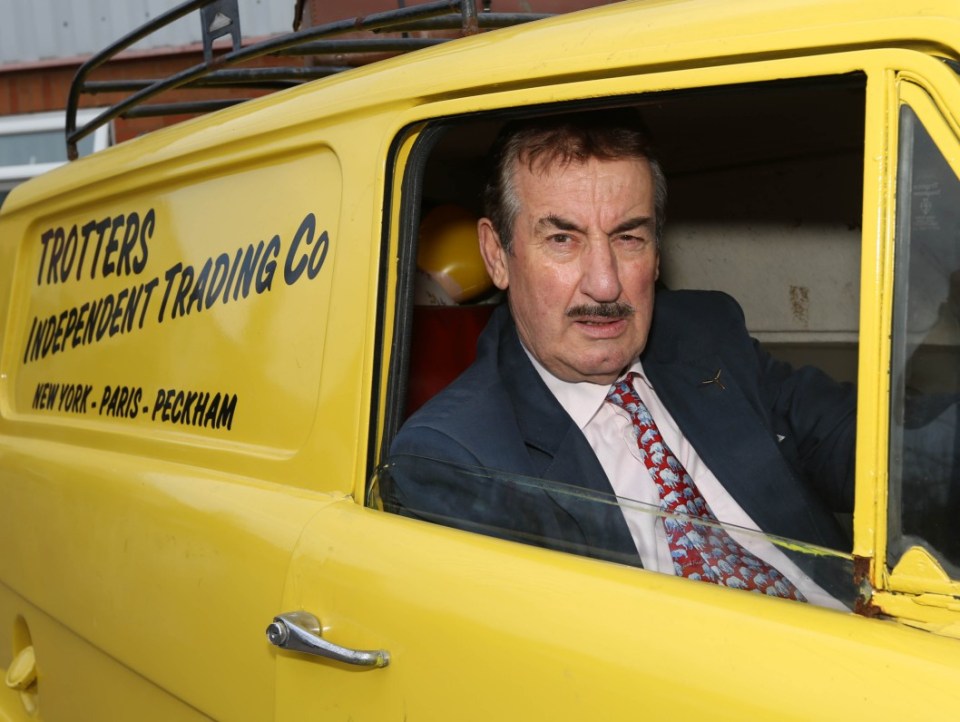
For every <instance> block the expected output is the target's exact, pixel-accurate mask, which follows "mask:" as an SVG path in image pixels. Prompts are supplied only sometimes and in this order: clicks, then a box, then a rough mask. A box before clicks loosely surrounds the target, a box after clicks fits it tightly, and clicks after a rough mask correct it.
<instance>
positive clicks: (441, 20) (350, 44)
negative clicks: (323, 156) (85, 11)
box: [66, 0, 549, 160]
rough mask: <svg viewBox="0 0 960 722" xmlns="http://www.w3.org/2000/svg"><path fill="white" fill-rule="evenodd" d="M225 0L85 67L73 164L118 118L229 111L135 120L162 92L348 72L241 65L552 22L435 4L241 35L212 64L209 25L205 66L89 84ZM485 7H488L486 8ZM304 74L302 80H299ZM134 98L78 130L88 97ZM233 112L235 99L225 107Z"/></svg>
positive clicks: (73, 104)
mask: <svg viewBox="0 0 960 722" xmlns="http://www.w3.org/2000/svg"><path fill="white" fill-rule="evenodd" d="M223 2H224V0H188V1H187V2H184V3H183V4H182V5H180V6H178V7H176V8H174V9H172V10H170V11H168V12H166V13H164V14H162V15H160V16H158V17H156V18H154V19H153V20H151V21H149V22H148V23H146V24H145V25H143V26H142V27H141V28H139V29H138V30H136V31H134V32H132V33H130V34H128V35H126V36H125V37H123V38H122V39H121V40H119V41H118V42H116V43H114V44H113V45H111V46H109V47H108V48H106V49H105V50H103V51H102V52H100V53H98V54H97V55H95V56H94V57H92V58H91V59H90V60H88V61H87V62H85V63H84V64H83V65H82V66H81V67H80V69H79V70H78V71H77V74H76V75H75V76H74V79H73V83H72V84H71V86H70V93H69V97H68V102H67V122H66V141H67V156H68V157H69V158H70V159H71V160H72V159H75V158H76V157H77V143H78V141H79V140H80V139H81V138H83V137H85V136H87V135H89V134H90V133H92V132H93V131H94V130H95V129H97V128H99V127H100V126H102V125H105V124H106V123H108V122H110V121H111V120H113V119H114V118H117V117H120V116H123V117H141V116H143V115H146V114H149V115H151V116H155V115H160V114H162V112H160V111H162V110H163V109H169V108H177V109H178V110H177V111H176V113H177V114H180V113H182V112H206V110H193V111H182V110H179V109H181V108H184V107H192V108H206V109H214V108H219V107H224V105H223V104H222V103H221V102H220V101H196V102H187V103H173V104H154V105H151V106H150V108H142V110H141V111H139V112H136V111H135V109H136V108H137V107H138V106H144V105H145V103H146V101H148V100H149V99H151V98H153V97H155V96H156V95H159V94H161V93H163V92H166V91H169V90H173V89H175V88H199V87H220V88H224V87H241V88H244V87H245V88H247V89H253V88H260V89H277V88H283V87H288V86H289V85H291V84H294V83H298V82H304V81H307V80H313V79H315V78H318V77H325V76H328V75H332V74H334V73H335V72H340V71H341V70H344V69H346V68H348V67H350V66H336V67H335V66H332V65H327V66H324V67H310V68H302V69H295V68H249V69H244V70H227V68H229V67H230V66H234V65H238V64H240V63H244V62H247V61H250V60H255V59H257V58H261V57H263V56H268V55H269V56H281V55H283V56H289V55H321V56H322V55H341V54H353V55H359V54H377V53H398V52H408V51H410V50H414V49H419V48H422V47H427V46H430V45H435V44H437V43H440V42H444V41H445V40H447V38H407V37H400V38H364V39H359V40H357V39H353V40H329V39H328V38H330V37H331V36H336V35H340V34H344V33H351V32H358V31H372V32H404V33H405V32H409V31H411V30H413V29H444V30H446V29H459V31H460V33H461V34H462V35H463V34H471V33H476V32H478V28H480V27H483V28H492V27H504V26H508V25H514V24H517V23H520V22H527V21H530V20H535V19H540V18H543V17H549V15H548V14H543V13H537V14H534V13H488V12H484V13H481V14H480V15H479V16H478V14H477V12H476V4H475V0H434V2H429V3H425V4H423V5H415V6H412V7H402V8H397V9H394V10H387V11H384V12H379V13H372V14H370V15H367V16H363V17H357V18H349V19H345V20H338V21H334V22H331V23H327V24H324V25H320V26H317V27H312V28H306V29H304V30H299V31H295V32H293V33H289V34H287V35H282V36H279V37H275V38H270V39H268V40H265V41H263V42H260V43H257V44H255V45H250V46H248V47H246V48H243V47H240V46H239V35H238V34H234V35H233V41H234V42H233V50H232V51H230V52H227V53H225V54H222V55H220V56H219V57H216V58H214V57H213V56H212V53H207V52H206V51H207V49H208V47H210V43H212V39H211V38H209V37H208V35H209V34H210V32H212V31H210V30H209V29H208V28H207V27H206V25H207V24H206V23H204V49H205V61H204V62H203V63H200V64H197V65H194V66H192V67H190V68H187V69H185V70H182V71H180V72H178V73H175V74H173V75H171V76H169V77H167V78H163V79H157V80H148V81H141V80H117V81H87V76H88V75H89V74H90V73H91V72H92V71H93V70H95V69H96V68H98V67H100V66H101V65H103V64H104V63H105V62H107V61H108V60H110V59H111V58H113V57H115V56H116V55H117V54H118V53H120V52H122V51H123V50H126V49H127V48H128V47H130V46H131V45H133V44H134V43H136V42H137V41H139V40H141V39H143V38H145V37H147V36H148V35H150V34H151V33H153V32H155V31H157V30H159V29H160V28H162V27H164V26H166V25H168V24H170V23H171V22H173V21H175V20H178V19H180V18H182V17H184V16H185V15H187V14H189V13H191V12H193V11H196V10H198V9H201V10H203V9H205V8H207V6H211V5H212V6H213V7H211V8H209V12H206V14H210V12H212V11H214V10H216V9H217V8H218V7H221V6H222V4H223ZM486 5H487V3H485V6H486ZM234 21H235V22H234V27H235V29H236V27H237V26H238V25H239V18H234ZM298 70H302V71H303V72H297V71H298ZM128 91H132V94H131V95H129V96H127V97H126V98H124V99H122V100H120V101H118V102H117V103H114V104H113V105H111V106H110V107H108V108H107V109H106V110H104V111H103V112H102V113H100V114H99V115H97V117H95V118H93V119H92V120H90V121H89V122H87V123H86V124H85V125H83V127H81V128H79V129H78V128H77V122H76V119H77V108H78V105H79V98H80V96H81V94H83V93H90V94H94V93H105V92H128ZM223 102H224V103H226V104H228V105H234V104H236V103H237V102H240V101H238V100H237V99H229V100H227V101H223Z"/></svg>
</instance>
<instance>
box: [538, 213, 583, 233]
mask: <svg viewBox="0 0 960 722" xmlns="http://www.w3.org/2000/svg"><path fill="white" fill-rule="evenodd" d="M545 226H550V227H552V228H557V229H559V230H561V231H578V232H580V233H584V232H585V231H584V229H583V228H581V227H580V226H578V225H577V224H576V223H574V222H573V221H568V220H567V219H566V218H561V217H560V216H557V215H553V214H551V215H549V216H544V217H543V218H541V219H540V220H539V221H537V228H544V227H545Z"/></svg>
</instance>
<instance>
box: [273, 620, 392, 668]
mask: <svg viewBox="0 0 960 722" xmlns="http://www.w3.org/2000/svg"><path fill="white" fill-rule="evenodd" d="M321 634H322V632H321V629H320V620H319V619H317V618H316V617H315V616H313V615H312V614H310V612H287V613H286V614H279V615H277V616H276V617H274V618H273V623H272V624H270V626H268V627H267V639H268V640H269V641H270V644H272V645H274V646H276V647H280V649H289V650H291V651H293V652H304V653H306V654H315V655H317V656H320V657H327V658H328V659H335V660H337V661H338V662H346V663H347V664H355V665H358V666H360V667H386V666H387V665H388V664H390V653H389V652H387V651H386V650H385V649H374V650H362V649H349V648H347V647H341V646H339V645H337V644H332V643H330V642H328V641H327V640H325V639H323V637H321V636H320V635H321Z"/></svg>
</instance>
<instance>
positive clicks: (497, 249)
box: [477, 218, 510, 291]
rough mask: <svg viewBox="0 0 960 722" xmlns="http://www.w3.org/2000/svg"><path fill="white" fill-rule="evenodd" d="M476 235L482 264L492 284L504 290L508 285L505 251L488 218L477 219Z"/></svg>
mask: <svg viewBox="0 0 960 722" xmlns="http://www.w3.org/2000/svg"><path fill="white" fill-rule="evenodd" d="M477 236H478V237H479V238H480V255H482V256H483V264H484V265H485V266H486V267H487V273H488V274H489V275H490V278H491V279H492V280H493V284H494V285H495V286H496V287H497V288H499V289H500V290H501V291H505V290H506V289H507V286H509V285H510V274H509V272H508V270H507V258H506V256H507V252H506V251H505V250H503V246H501V245H500V236H499V235H498V234H497V231H496V230H495V229H494V227H493V223H491V222H490V219H489V218H481V219H480V220H479V221H477Z"/></svg>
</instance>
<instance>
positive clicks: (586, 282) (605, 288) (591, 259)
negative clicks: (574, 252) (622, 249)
mask: <svg viewBox="0 0 960 722" xmlns="http://www.w3.org/2000/svg"><path fill="white" fill-rule="evenodd" d="M580 260H581V271H582V276H581V279H580V290H581V291H582V292H583V293H584V294H585V295H587V296H589V297H590V298H592V299H593V300H594V301H597V302H599V303H606V302H610V301H616V300H617V299H618V298H620V291H621V290H622V289H621V286H620V274H619V269H618V268H617V256H616V254H615V253H614V252H613V248H611V246H610V243H609V242H608V241H607V240H606V239H603V240H602V241H594V242H592V243H590V244H588V246H587V248H586V249H585V251H584V253H583V255H582V256H581V259H580Z"/></svg>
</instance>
